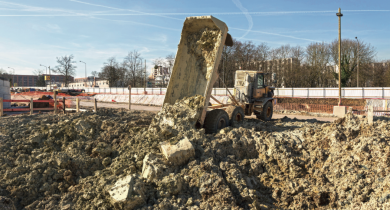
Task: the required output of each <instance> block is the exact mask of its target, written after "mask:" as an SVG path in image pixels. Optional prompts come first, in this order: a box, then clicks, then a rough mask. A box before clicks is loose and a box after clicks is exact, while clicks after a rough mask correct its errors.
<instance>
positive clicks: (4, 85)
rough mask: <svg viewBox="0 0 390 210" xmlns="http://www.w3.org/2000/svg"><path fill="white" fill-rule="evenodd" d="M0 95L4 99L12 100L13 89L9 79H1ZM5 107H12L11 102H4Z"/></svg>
mask: <svg viewBox="0 0 390 210" xmlns="http://www.w3.org/2000/svg"><path fill="white" fill-rule="evenodd" d="M0 97H2V98H3V100H10V99H11V89H10V83H9V81H5V80H2V79H0ZM3 107H4V109H8V108H10V107H11V103H10V102H3Z"/></svg>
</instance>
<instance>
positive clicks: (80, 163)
mask: <svg viewBox="0 0 390 210" xmlns="http://www.w3.org/2000/svg"><path fill="white" fill-rule="evenodd" d="M183 103H184V102H183ZM183 103H182V104H180V103H179V104H178V105H175V106H166V107H164V109H162V110H161V112H159V113H158V114H156V113H155V112H146V111H138V110H132V111H128V110H126V109H120V108H119V109H112V108H100V109H99V110H98V112H97V113H95V112H90V111H88V112H80V113H68V114H65V115H64V114H58V115H53V114H50V113H49V114H37V115H32V116H30V115H19V116H8V117H4V118H2V120H1V121H0V128H1V129H0V132H1V135H0V165H1V170H0V208H3V209H7V208H9V209H13V208H11V207H13V206H14V207H15V208H16V209H18V210H19V209H27V210H29V209H330V208H334V209H377V208H380V209H387V208H389V205H388V203H389V199H390V191H389V189H390V188H389V183H390V181H389V179H390V176H389V173H388V171H389V160H390V158H389V157H390V152H389V148H390V145H389V143H388V138H389V136H390V133H389V127H390V123H389V121H388V118H376V119H375V122H374V124H373V125H372V126H370V125H369V124H368V123H367V121H366V120H365V119H364V118H361V117H357V116H354V115H351V114H349V115H347V116H346V117H345V118H341V119H337V120H335V121H333V122H330V123H329V122H322V121H317V120H315V119H309V120H299V119H294V118H288V117H283V118H281V119H275V120H272V121H270V122H265V121H262V120H258V119H245V120H244V122H242V123H238V124H234V125H233V126H230V127H227V128H225V129H223V130H220V131H219V132H218V133H214V134H206V133H205V131H204V130H203V129H200V130H197V129H194V128H192V125H193V123H194V120H196V117H194V116H196V115H197V114H198V113H197V111H196V110H201V108H199V104H201V103H200V102H197V101H196V100H190V101H189V102H186V104H187V105H183ZM167 122H168V123H167ZM15 125H18V126H15ZM166 145H168V146H169V145H171V146H170V147H171V148H172V149H174V150H176V151H177V152H178V153H177V154H176V155H179V156H178V157H180V158H176V159H175V158H173V159H171V156H166V153H165V152H164V151H166V150H162V149H161V148H163V146H164V147H165V146H166ZM183 145H186V146H183ZM171 155H172V154H171ZM116 192H125V193H126V194H125V196H124V197H123V196H122V198H121V199H119V198H118V196H117V194H116ZM10 206H11V207H10Z"/></svg>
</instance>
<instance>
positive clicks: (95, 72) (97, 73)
mask: <svg viewBox="0 0 390 210" xmlns="http://www.w3.org/2000/svg"><path fill="white" fill-rule="evenodd" d="M91 75H92V76H93V77H97V76H98V75H99V72H97V71H92V72H91Z"/></svg>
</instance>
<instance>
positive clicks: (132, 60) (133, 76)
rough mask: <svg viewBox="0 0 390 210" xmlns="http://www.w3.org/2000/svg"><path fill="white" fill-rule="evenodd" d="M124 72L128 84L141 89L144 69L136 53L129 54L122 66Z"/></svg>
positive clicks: (138, 54)
mask: <svg viewBox="0 0 390 210" xmlns="http://www.w3.org/2000/svg"><path fill="white" fill-rule="evenodd" d="M122 66H123V68H124V69H125V70H126V75H125V77H124V78H125V80H126V81H128V82H129V84H130V85H131V86H132V87H137V86H139V87H142V84H143V83H144V76H145V69H144V67H143V65H142V57H141V54H140V53H138V51H136V50H134V51H133V52H129V53H128V54H127V56H126V57H125V59H124V60H123V64H122Z"/></svg>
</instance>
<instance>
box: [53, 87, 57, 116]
mask: <svg viewBox="0 0 390 210" xmlns="http://www.w3.org/2000/svg"><path fill="white" fill-rule="evenodd" d="M53 96H54V97H53V98H54V114H57V91H55V90H54V91H53Z"/></svg>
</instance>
